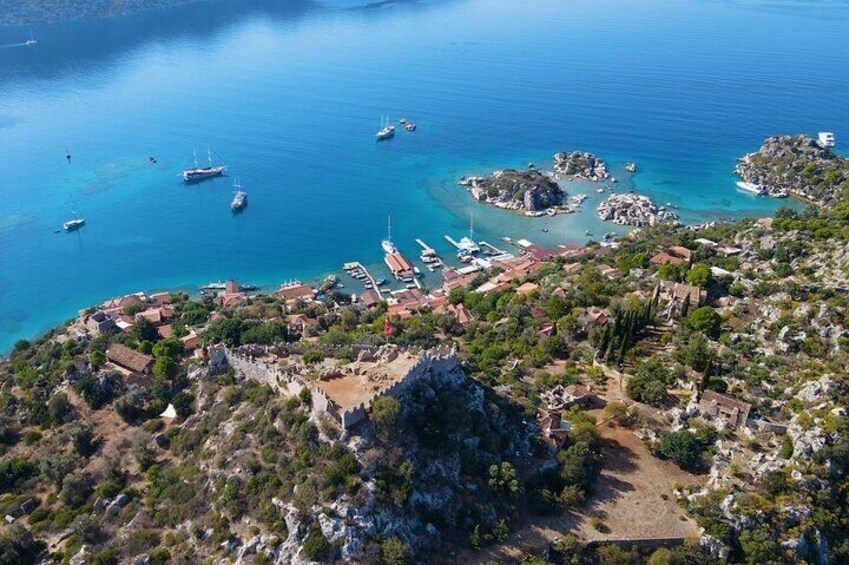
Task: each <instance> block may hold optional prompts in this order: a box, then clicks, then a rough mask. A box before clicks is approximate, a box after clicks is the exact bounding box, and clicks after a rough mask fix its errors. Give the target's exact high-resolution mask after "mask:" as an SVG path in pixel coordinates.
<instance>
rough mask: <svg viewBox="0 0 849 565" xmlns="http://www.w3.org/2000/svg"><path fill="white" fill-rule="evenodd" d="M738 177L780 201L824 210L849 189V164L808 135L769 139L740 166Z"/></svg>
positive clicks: (744, 158) (741, 161) (747, 156)
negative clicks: (801, 202)
mask: <svg viewBox="0 0 849 565" xmlns="http://www.w3.org/2000/svg"><path fill="white" fill-rule="evenodd" d="M736 172H737V175H739V176H740V178H742V179H743V180H744V181H745V182H748V183H752V184H754V185H756V186H759V187H761V189H762V190H763V191H764V194H766V195H767V196H773V197H777V198H781V197H785V196H788V195H790V196H796V197H798V198H802V199H805V200H809V201H811V202H814V203H816V204H818V205H821V206H824V205H829V204H832V203H834V201H835V197H836V195H837V193H838V192H839V191H840V189H841V188H849V161H847V159H845V158H844V157H841V156H840V155H837V154H836V153H834V152H833V151H830V150H829V149H825V148H823V147H820V146H819V145H818V144H817V143H816V141H814V140H813V139H812V138H811V137H810V136H807V135H784V136H773V137H770V138H767V139H766V141H764V144H763V145H762V146H761V148H760V149H759V150H758V151H757V152H755V153H749V154H748V155H746V156H745V157H743V158H741V159H740V161H739V163H738V164H737V169H736Z"/></svg>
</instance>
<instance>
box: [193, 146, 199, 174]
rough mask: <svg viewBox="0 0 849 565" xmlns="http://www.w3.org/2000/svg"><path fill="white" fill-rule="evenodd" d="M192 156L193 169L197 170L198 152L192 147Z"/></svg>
mask: <svg viewBox="0 0 849 565" xmlns="http://www.w3.org/2000/svg"><path fill="white" fill-rule="evenodd" d="M192 155H194V156H195V169H197V168H198V152H197V149H195V148H194V147H192Z"/></svg>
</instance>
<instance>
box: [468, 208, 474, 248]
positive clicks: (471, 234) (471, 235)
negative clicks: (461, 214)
mask: <svg viewBox="0 0 849 565" xmlns="http://www.w3.org/2000/svg"><path fill="white" fill-rule="evenodd" d="M469 239H470V240H472V241H475V213H474V212H472V213H471V215H470V216H469Z"/></svg>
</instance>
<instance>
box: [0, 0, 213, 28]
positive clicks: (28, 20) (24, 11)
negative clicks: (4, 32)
mask: <svg viewBox="0 0 849 565" xmlns="http://www.w3.org/2000/svg"><path fill="white" fill-rule="evenodd" d="M204 1H207V0H102V1H100V2H89V1H81V0H0V25H2V26H20V25H36V24H49V23H58V22H67V21H74V20H87V19H94V18H106V17H110V16H126V15H129V14H135V13H138V12H144V11H146V10H155V9H159V8H172V7H174V6H181V5H184V4H196V3H199V2H204Z"/></svg>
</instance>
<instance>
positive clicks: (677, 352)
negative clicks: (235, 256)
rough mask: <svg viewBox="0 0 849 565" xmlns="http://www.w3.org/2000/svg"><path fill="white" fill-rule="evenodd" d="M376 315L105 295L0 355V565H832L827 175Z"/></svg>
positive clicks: (518, 261)
mask: <svg viewBox="0 0 849 565" xmlns="http://www.w3.org/2000/svg"><path fill="white" fill-rule="evenodd" d="M840 190H842V193H841V196H840V198H839V199H838V200H837V203H835V204H834V205H832V206H830V207H828V208H813V207H812V208H809V209H807V210H805V211H803V212H793V211H790V210H787V209H781V210H780V211H779V212H778V213H776V214H775V216H774V217H772V218H762V219H759V220H745V221H741V222H736V223H722V224H711V225H704V226H691V227H684V226H677V225H665V224H657V225H654V226H647V227H645V228H642V229H640V230H637V231H634V232H632V233H631V234H630V235H628V236H626V237H622V238H620V239H618V240H615V241H610V242H606V243H605V244H603V245H600V244H595V243H591V244H589V245H587V246H585V247H580V248H575V247H562V248H561V247H558V248H551V249H545V248H541V247H538V246H533V247H529V248H528V249H526V252H525V253H524V254H523V255H522V256H520V257H515V258H505V259H504V260H503V261H500V262H495V263H494V264H493V266H492V267H491V268H490V269H489V270H487V271H481V272H474V273H465V274H462V273H459V272H457V271H454V270H451V269H446V271H445V275H444V280H443V282H442V284H441V285H440V286H439V287H438V288H432V289H404V290H401V291H395V292H393V293H392V294H391V295H390V296H389V297H388V298H387V299H386V300H383V299H381V297H380V296H379V295H376V293H373V292H372V293H365V294H363V295H361V296H356V297H354V296H350V295H345V294H342V293H339V292H332V291H331V292H319V289H316V288H313V287H312V286H310V285H307V284H301V283H289V284H286V285H283V286H281V287H280V288H279V289H277V290H276V291H275V292H273V293H270V294H250V293H244V292H241V291H240V290H239V285H238V283H237V282H235V281H231V282H230V283H228V285H227V288H225V289H224V290H223V291H222V292H220V293H219V294H217V295H216V296H209V295H207V296H203V297H200V298H198V299H194V298H192V297H190V296H188V295H186V294H185V293H173V294H172V293H156V294H145V293H137V294H132V295H128V296H123V297H118V298H115V299H111V300H107V301H105V302H103V303H101V304H98V305H96V306H93V307H91V308H87V309H84V310H82V311H80V312H79V315H78V316H77V317H76V318H75V319H74V320H71V321H69V322H68V323H67V324H65V325H64V326H62V327H58V328H55V329H54V330H52V331H50V332H48V333H47V334H46V335H44V336H42V337H41V338H39V339H38V340H36V341H33V342H28V341H20V342H18V343H17V344H16V345H15V347H14V350H13V351H12V352H11V355H10V356H9V358H8V359H5V360H3V361H2V364H1V365H0V382H2V393H0V404H2V407H3V414H5V416H3V418H2V420H0V437H2V439H3V443H2V460H0V485H2V486H0V489H2V492H0V510H2V512H3V516H4V517H5V526H4V528H3V532H2V537H0V556H1V557H0V560H3V562H9V563H31V562H46V563H49V562H59V563H61V562H65V563H137V564H143V563H171V562H173V563H193V562H198V561H204V562H209V563H230V562H235V563H281V564H282V563H314V562H319V563H333V562H339V563H342V562H345V563H452V562H458V561H460V560H464V561H470V562H481V563H497V562H504V563H510V562H524V563H647V562H648V563H654V564H656V563H720V562H735V563H751V564H755V563H795V562H807V563H841V562H847V561H849V523H847V517H846V516H845V513H844V512H842V508H845V507H846V505H847V500H846V493H847V486H849V483H847V471H849V416H847V414H846V408H845V406H846V401H847V393H849V389H847V382H846V379H847V374H846V367H847V365H848V364H849V363H848V362H849V358H847V345H849V298H847V297H849V294H847V283H846V280H847V274H849V247H848V246H847V242H849V194H847V190H849V187H846V186H843V187H841V189H840Z"/></svg>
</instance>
